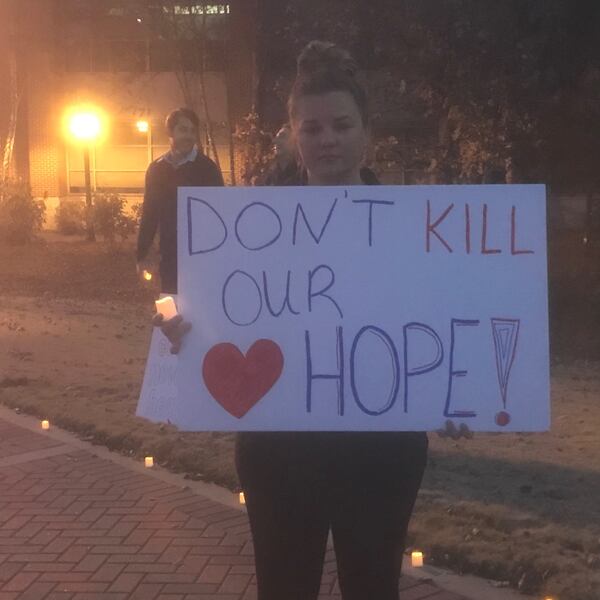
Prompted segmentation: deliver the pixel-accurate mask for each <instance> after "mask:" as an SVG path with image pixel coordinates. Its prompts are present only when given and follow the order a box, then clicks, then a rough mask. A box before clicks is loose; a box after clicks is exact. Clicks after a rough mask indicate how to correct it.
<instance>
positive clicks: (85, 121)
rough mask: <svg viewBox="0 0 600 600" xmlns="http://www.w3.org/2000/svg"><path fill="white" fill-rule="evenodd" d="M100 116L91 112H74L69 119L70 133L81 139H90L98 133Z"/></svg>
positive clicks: (94, 137) (93, 138)
mask: <svg viewBox="0 0 600 600" xmlns="http://www.w3.org/2000/svg"><path fill="white" fill-rule="evenodd" d="M100 130H101V126H100V117H99V116H98V115H97V114H96V113H93V112H78V113H74V114H73V115H72V116H71V119H70V120H69V131H70V132H71V135H72V136H73V137H74V138H75V139H78V140H81V141H92V140H95V139H96V138H97V137H98V136H99V135H100Z"/></svg>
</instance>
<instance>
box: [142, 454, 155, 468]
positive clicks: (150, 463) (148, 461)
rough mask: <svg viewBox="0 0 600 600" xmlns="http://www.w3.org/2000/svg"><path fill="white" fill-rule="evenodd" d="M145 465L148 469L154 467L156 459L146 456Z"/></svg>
mask: <svg viewBox="0 0 600 600" xmlns="http://www.w3.org/2000/svg"><path fill="white" fill-rule="evenodd" d="M144 464H145V465H146V466H147V467H153V466H154V458H152V457H151V456H146V458H145V460H144Z"/></svg>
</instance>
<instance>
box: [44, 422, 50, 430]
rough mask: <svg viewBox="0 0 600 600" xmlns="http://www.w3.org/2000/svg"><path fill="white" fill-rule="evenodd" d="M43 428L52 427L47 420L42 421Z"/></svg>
mask: <svg viewBox="0 0 600 600" xmlns="http://www.w3.org/2000/svg"><path fill="white" fill-rule="evenodd" d="M42 429H50V423H49V422H48V421H46V420H44V421H42Z"/></svg>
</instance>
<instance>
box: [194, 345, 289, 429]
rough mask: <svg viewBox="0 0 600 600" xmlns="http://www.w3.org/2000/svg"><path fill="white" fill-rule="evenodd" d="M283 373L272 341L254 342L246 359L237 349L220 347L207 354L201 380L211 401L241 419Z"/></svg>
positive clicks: (277, 349)
mask: <svg viewBox="0 0 600 600" xmlns="http://www.w3.org/2000/svg"><path fill="white" fill-rule="evenodd" d="M282 369H283V354H282V353H281V349H280V348H279V346H278V345H277V344H276V343H275V342H274V341H272V340H257V341H256V342H254V344H252V346H250V348H249V350H248V352H246V356H244V355H243V354H242V353H241V352H240V350H239V349H238V347H237V346H236V345H234V344H230V343H222V344H216V345H215V346H213V347H212V348H211V349H210V350H209V351H208V352H207V353H206V355H205V357H204V361H203V363H202V377H203V378H204V383H205V384H206V387H207V388H208V391H209V392H210V393H211V394H212V396H213V398H214V399H215V400H216V401H217V402H218V403H219V404H220V405H221V406H222V407H223V408H224V409H225V410H226V411H227V412H228V413H230V414H232V415H233V416H234V417H237V418H238V419H240V418H241V417H243V416H244V415H245V414H246V413H247V412H248V411H249V410H250V409H251V408H252V407H253V406H254V405H255V404H256V403H257V402H258V401H259V400H260V399H261V398H262V397H263V396H264V395H265V394H266V393H267V392H268V391H269V390H270V389H271V388H272V387H273V385H274V384H275V382H276V381H277V380H278V379H279V376H280V375H281V371H282Z"/></svg>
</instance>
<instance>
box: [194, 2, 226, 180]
mask: <svg viewBox="0 0 600 600" xmlns="http://www.w3.org/2000/svg"><path fill="white" fill-rule="evenodd" d="M200 52H201V55H200V60H199V61H198V66H199V73H200V94H201V96H202V107H203V109H204V119H205V121H206V135H207V137H208V143H209V145H210V148H211V151H212V153H213V158H214V159H215V163H216V165H217V167H218V168H219V171H220V170H221V163H220V161H219V154H218V153H217V145H216V144H215V137H214V135H213V128H212V121H211V120H210V111H209V108H208V97H207V94H206V83H205V81H204V68H205V65H206V11H203V13H202V31H201V36H200Z"/></svg>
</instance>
